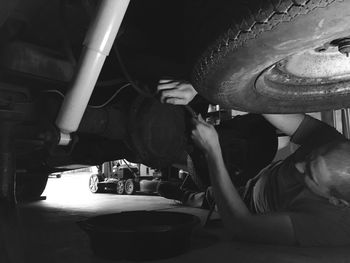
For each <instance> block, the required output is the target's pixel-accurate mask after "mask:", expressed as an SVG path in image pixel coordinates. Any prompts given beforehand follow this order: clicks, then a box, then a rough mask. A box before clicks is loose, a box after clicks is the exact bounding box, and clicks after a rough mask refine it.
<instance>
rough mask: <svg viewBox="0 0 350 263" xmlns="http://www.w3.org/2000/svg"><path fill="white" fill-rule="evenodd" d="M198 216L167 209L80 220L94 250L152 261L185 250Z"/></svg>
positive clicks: (104, 253)
mask: <svg viewBox="0 0 350 263" xmlns="http://www.w3.org/2000/svg"><path fill="white" fill-rule="evenodd" d="M199 222H200V220H199V218H198V217H196V216H194V215H191V214H187V213H178V212H168V211H130V212H121V213H114V214H106V215H101V216H96V217H92V218H89V219H87V220H84V221H80V222H78V225H79V226H80V227H81V228H82V229H83V230H85V231H86V232H87V234H88V236H89V237H90V246H91V249H92V250H93V252H94V253H95V254H96V255H98V256H100V257H103V258H108V259H132V260H151V259H161V258H168V257H172V256H176V255H179V254H181V253H184V252H186V251H187V250H188V249H189V247H190V242H191V233H192V230H193V228H194V227H195V226H196V225H198V224H199Z"/></svg>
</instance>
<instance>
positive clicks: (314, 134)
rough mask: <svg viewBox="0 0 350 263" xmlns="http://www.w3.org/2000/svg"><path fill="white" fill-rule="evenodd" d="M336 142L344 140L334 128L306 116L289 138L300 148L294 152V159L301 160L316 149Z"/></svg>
mask: <svg viewBox="0 0 350 263" xmlns="http://www.w3.org/2000/svg"><path fill="white" fill-rule="evenodd" d="M337 140H346V138H345V137H344V136H343V135H342V134H341V133H339V132H338V131H337V130H336V129H335V128H333V127H331V126H329V125H327V124H326V123H324V122H322V121H320V120H317V119H315V118H313V117H311V116H308V115H306V116H305V118H304V120H303V121H302V123H301V124H300V126H299V127H298V129H297V130H296V131H295V132H294V134H293V135H292V137H291V141H292V142H293V143H296V144H298V145H300V146H301V147H300V148H299V149H298V150H297V151H296V152H295V157H296V159H299V158H302V157H303V156H305V155H307V154H308V153H310V152H311V151H312V150H314V149H316V148H318V147H321V146H323V145H326V144H327V143H330V142H332V141H337Z"/></svg>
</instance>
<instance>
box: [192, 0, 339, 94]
mask: <svg viewBox="0 0 350 263" xmlns="http://www.w3.org/2000/svg"><path fill="white" fill-rule="evenodd" d="M342 1H343V0H268V1H264V0H246V1H244V2H243V1H239V2H238V3H237V6H239V8H237V10H239V12H238V11H237V10H236V11H235V13H240V14H239V16H238V17H239V18H238V19H236V21H234V22H233V23H232V24H231V25H230V27H229V28H228V30H226V32H225V33H224V34H222V35H221V37H219V38H218V40H217V41H216V42H215V43H214V44H212V45H211V46H210V47H209V48H208V49H207V50H206V51H205V52H204V53H203V55H202V56H201V57H200V58H199V60H198V62H197V63H196V65H195V67H194V71H193V74H192V77H193V84H194V86H195V87H199V86H202V85H201V83H202V82H203V80H204V78H205V76H206V75H207V74H208V73H209V71H210V70H211V69H212V68H213V67H215V66H216V65H217V64H218V62H219V61H220V60H221V58H222V57H223V56H225V54H227V53H228V52H229V51H230V50H233V49H237V48H239V47H241V46H243V45H244V44H246V43H247V42H248V41H249V40H251V39H254V38H257V37H258V35H259V34H261V33H263V32H266V31H270V30H272V29H273V28H274V27H276V26H277V25H278V24H280V23H283V22H288V21H291V20H292V19H294V18H295V17H297V16H299V15H305V14H308V13H309V12H311V11H312V10H314V9H316V8H324V7H327V6H328V5H330V4H331V3H333V2H342Z"/></svg>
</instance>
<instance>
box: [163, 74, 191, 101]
mask: <svg viewBox="0 0 350 263" xmlns="http://www.w3.org/2000/svg"><path fill="white" fill-rule="evenodd" d="M157 90H158V92H161V96H160V101H161V102H162V103H170V104H175V105H187V104H188V103H190V101H192V100H193V98H194V97H195V96H196V95H197V91H196V90H195V89H194V88H193V86H192V85H191V84H190V83H187V82H182V81H175V80H165V79H162V80H160V81H159V84H158V87H157Z"/></svg>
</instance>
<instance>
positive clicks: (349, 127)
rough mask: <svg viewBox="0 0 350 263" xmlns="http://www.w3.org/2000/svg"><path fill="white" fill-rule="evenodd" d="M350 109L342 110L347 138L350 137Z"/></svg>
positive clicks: (342, 119)
mask: <svg viewBox="0 0 350 263" xmlns="http://www.w3.org/2000/svg"><path fill="white" fill-rule="evenodd" d="M349 117H350V109H342V110H341V122H342V128H343V135H344V136H345V138H347V139H350V119H349Z"/></svg>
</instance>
